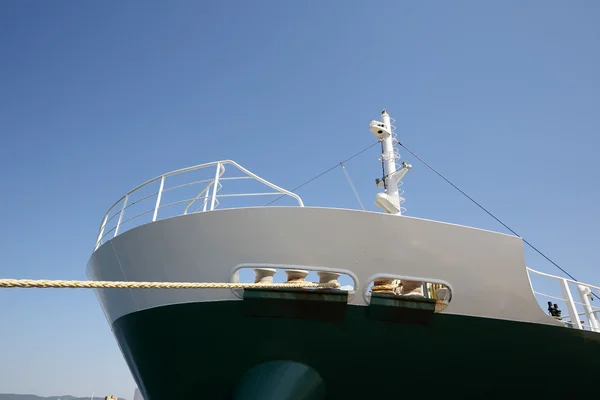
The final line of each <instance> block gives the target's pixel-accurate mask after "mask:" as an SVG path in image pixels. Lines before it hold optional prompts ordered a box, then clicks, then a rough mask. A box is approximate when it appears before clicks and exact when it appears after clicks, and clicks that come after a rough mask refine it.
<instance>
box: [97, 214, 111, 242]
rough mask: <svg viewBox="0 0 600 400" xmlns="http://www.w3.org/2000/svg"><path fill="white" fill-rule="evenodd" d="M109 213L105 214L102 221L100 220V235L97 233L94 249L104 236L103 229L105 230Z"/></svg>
mask: <svg viewBox="0 0 600 400" xmlns="http://www.w3.org/2000/svg"><path fill="white" fill-rule="evenodd" d="M109 213H110V211H109V212H108V213H106V215H105V216H104V219H103V220H102V224H101V225H100V233H98V239H96V249H97V248H98V247H100V244H101V242H102V236H104V228H106V221H108V214H109Z"/></svg>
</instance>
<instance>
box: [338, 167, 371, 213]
mask: <svg viewBox="0 0 600 400" xmlns="http://www.w3.org/2000/svg"><path fill="white" fill-rule="evenodd" d="M340 165H341V166H342V171H344V174H345V175H346V179H347V180H348V183H349V184H350V187H351V188H352V191H353V192H354V196H356V200H358V204H360V208H362V210H363V211H365V206H364V205H363V202H362V201H361V200H360V196H359V195H358V192H357V191H356V188H355V187H354V183H352V179H350V174H348V171H347V170H346V166H345V165H344V163H343V162H340Z"/></svg>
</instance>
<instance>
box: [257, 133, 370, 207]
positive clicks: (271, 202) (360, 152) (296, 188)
mask: <svg viewBox="0 0 600 400" xmlns="http://www.w3.org/2000/svg"><path fill="white" fill-rule="evenodd" d="M378 143H379V140H378V141H376V142H375V143H373V144H370V145H369V146H367V147H365V148H364V149H362V150H361V151H359V152H358V153H354V154H353V155H352V156H350V157H348V158H346V159H345V160H344V161H342V162H340V163H337V164H335V165H334V166H333V167H331V168H329V169H326V170H325V171H323V172H321V173H320V174H318V175H316V176H314V177H312V178H310V179H309V180H307V181H306V182H304V183H303V184H301V185H298V186H296V187H295V188H293V189H292V190H290V192H292V193H293V192H295V191H296V190H298V189H300V188H301V187H302V186H305V185H308V184H309V183H311V182H312V181H314V180H315V179H318V178H320V177H322V176H323V175H325V174H327V173H328V172H331V171H333V170H334V169H336V168H337V167H339V166H340V165H343V163H345V162H348V161H350V160H352V159H353V158H354V157H357V156H359V155H361V154H362V153H364V152H365V151H367V150H369V149H370V148H371V147H373V146H375V145H376V144H378ZM285 196H287V195H285V194H282V195H281V196H278V197H276V198H275V199H273V200H271V201H270V202H268V203H267V204H265V206H268V205H269V204H273V203H275V202H276V201H277V200H279V199H281V198H282V197H285Z"/></svg>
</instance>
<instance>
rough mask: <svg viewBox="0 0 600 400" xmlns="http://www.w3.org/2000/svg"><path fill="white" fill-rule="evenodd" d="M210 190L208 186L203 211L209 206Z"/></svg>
mask: <svg viewBox="0 0 600 400" xmlns="http://www.w3.org/2000/svg"><path fill="white" fill-rule="evenodd" d="M209 192H210V190H209V189H208V188H206V192H204V206H202V212H204V211H206V207H207V206H208V193H209Z"/></svg>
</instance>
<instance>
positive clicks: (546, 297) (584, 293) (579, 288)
mask: <svg viewBox="0 0 600 400" xmlns="http://www.w3.org/2000/svg"><path fill="white" fill-rule="evenodd" d="M527 273H528V275H529V281H530V282H531V287H532V290H533V293H534V294H535V295H536V298H537V299H538V301H540V306H541V307H542V308H543V309H544V310H545V311H546V312H548V313H549V314H550V312H549V310H547V308H548V307H549V305H548V302H551V303H552V305H555V304H556V305H557V306H558V308H559V309H560V310H561V315H560V318H557V317H555V318H557V319H558V320H559V321H562V322H564V323H565V325H566V326H568V327H571V328H576V329H583V330H589V331H592V332H600V322H599V321H600V319H599V317H600V316H599V314H598V313H600V295H599V294H600V287H598V286H594V285H590V284H587V283H581V282H577V281H574V280H571V279H566V278H561V277H560V276H554V275H550V274H545V273H543V272H539V271H536V270H533V269H531V268H527ZM534 280H535V281H536V284H535V286H536V287H537V288H540V287H543V289H540V291H537V290H536V289H534V282H533V281H534ZM542 290H543V291H542ZM548 293H550V294H548ZM574 294H576V296H574ZM576 298H577V300H579V301H577V300H575V299H576ZM594 302H596V303H597V304H598V305H597V306H595V305H592V303H594Z"/></svg>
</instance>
